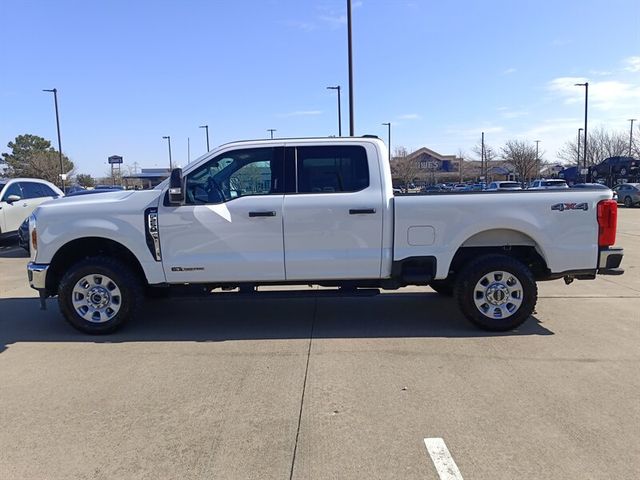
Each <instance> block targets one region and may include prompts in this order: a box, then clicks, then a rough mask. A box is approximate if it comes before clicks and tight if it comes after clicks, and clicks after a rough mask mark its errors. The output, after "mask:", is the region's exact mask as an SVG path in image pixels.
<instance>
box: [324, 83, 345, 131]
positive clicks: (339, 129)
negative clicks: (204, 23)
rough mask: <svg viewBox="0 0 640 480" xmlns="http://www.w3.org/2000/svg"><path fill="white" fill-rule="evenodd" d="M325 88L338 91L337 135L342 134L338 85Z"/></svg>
mask: <svg viewBox="0 0 640 480" xmlns="http://www.w3.org/2000/svg"><path fill="white" fill-rule="evenodd" d="M327 90H337V91H338V136H339V137H341V136H342V113H341V111H340V103H341V102H340V85H337V86H335V87H327Z"/></svg>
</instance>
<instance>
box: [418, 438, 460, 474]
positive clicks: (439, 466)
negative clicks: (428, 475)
mask: <svg viewBox="0 0 640 480" xmlns="http://www.w3.org/2000/svg"><path fill="white" fill-rule="evenodd" d="M424 444H425V446H426V447H427V452H429V456H430V457H431V460H432V461H433V465H434V466H435V467H436V470H437V471H438V475H439V476H440V480H463V479H462V474H461V473H460V470H458V466H457V465H456V462H454V461H453V458H451V454H450V453H449V449H448V448H447V446H446V445H445V443H444V440H443V439H441V438H425V439H424Z"/></svg>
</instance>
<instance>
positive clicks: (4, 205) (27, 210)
mask: <svg viewBox="0 0 640 480" xmlns="http://www.w3.org/2000/svg"><path fill="white" fill-rule="evenodd" d="M62 196H64V194H63V193H62V190H60V189H59V188H58V187H56V186H55V185H54V184H52V183H49V182H47V181H46V180H40V179H38V178H12V179H8V180H0V236H1V235H8V234H13V233H16V232H17V231H18V229H19V228H20V224H21V223H22V222H23V221H24V219H25V218H28V217H29V215H31V212H33V211H34V210H35V209H36V207H37V206H38V205H40V204H41V203H42V202H45V201H47V200H51V199H53V198H58V197H62Z"/></svg>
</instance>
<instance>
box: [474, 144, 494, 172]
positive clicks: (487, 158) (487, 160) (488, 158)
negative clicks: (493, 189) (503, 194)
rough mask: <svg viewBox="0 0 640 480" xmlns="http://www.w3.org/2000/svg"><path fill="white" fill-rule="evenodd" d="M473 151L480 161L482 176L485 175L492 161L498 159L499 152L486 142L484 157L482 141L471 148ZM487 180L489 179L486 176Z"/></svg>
mask: <svg viewBox="0 0 640 480" xmlns="http://www.w3.org/2000/svg"><path fill="white" fill-rule="evenodd" d="M471 151H472V152H473V153H474V154H475V156H476V158H477V159H478V161H479V162H480V165H481V166H480V176H483V175H485V174H486V172H488V171H489V168H490V165H491V162H493V161H495V160H497V159H498V152H496V150H495V149H494V148H493V147H492V146H491V145H489V144H488V143H486V142H485V144H484V158H482V143H478V144H477V145H475V146H474V147H473V148H472V149H471ZM483 161H484V163H483ZM486 180H487V179H486V178H485V181H486Z"/></svg>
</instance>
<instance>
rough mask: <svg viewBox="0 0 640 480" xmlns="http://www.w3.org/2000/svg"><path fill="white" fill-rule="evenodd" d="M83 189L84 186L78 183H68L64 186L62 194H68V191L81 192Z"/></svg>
mask: <svg viewBox="0 0 640 480" xmlns="http://www.w3.org/2000/svg"><path fill="white" fill-rule="evenodd" d="M83 190H85V188H84V187H81V186H80V185H68V186H66V187H64V194H65V195H69V194H70V193H76V192H81V191H83Z"/></svg>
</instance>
